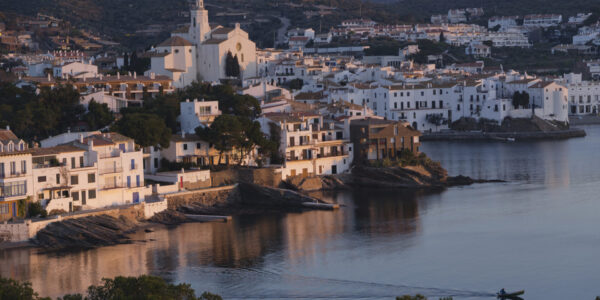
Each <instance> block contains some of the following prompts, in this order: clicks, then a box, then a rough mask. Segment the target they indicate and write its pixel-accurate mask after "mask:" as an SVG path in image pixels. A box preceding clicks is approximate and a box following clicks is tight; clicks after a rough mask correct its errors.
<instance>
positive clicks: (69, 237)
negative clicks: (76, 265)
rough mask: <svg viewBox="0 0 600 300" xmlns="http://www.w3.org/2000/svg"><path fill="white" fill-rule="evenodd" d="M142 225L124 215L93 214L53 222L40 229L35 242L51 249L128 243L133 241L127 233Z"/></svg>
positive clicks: (85, 247)
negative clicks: (117, 216)
mask: <svg viewBox="0 0 600 300" xmlns="http://www.w3.org/2000/svg"><path fill="white" fill-rule="evenodd" d="M137 225H138V224H137V223H136V222H134V221H131V220H129V219H127V218H125V217H123V216H121V217H119V218H114V217H111V216H108V215H99V216H89V217H84V218H79V219H68V220H64V221H61V222H55V223H51V224H49V225H48V226H46V228H44V229H42V230H40V231H39V232H38V233H37V235H36V237H35V238H34V239H33V243H34V244H35V245H37V246H39V247H42V248H44V249H47V250H51V251H59V250H80V249H92V248H96V247H100V246H108V245H117V244H125V243H129V242H131V240H130V239H129V238H128V237H127V236H126V235H125V233H126V232H127V231H129V230H131V229H133V228H135V227H136V226H137Z"/></svg>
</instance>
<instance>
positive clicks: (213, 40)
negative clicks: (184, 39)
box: [202, 39, 226, 45]
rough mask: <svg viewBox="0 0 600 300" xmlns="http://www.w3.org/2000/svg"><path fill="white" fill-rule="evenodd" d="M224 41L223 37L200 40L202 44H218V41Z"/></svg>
mask: <svg viewBox="0 0 600 300" xmlns="http://www.w3.org/2000/svg"><path fill="white" fill-rule="evenodd" d="M224 41H226V40H224V39H208V40H206V41H204V42H202V44H206V45H218V44H220V43H222V42H224Z"/></svg>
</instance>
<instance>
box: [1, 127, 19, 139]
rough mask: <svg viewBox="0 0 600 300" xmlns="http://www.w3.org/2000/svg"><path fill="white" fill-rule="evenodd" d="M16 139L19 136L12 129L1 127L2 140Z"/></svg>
mask: <svg viewBox="0 0 600 300" xmlns="http://www.w3.org/2000/svg"><path fill="white" fill-rule="evenodd" d="M9 140H10V141H15V140H19V138H18V137H17V136H16V135H15V134H14V133H13V132H12V131H10V130H7V129H0V141H9Z"/></svg>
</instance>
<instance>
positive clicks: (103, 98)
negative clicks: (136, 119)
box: [79, 91, 144, 113]
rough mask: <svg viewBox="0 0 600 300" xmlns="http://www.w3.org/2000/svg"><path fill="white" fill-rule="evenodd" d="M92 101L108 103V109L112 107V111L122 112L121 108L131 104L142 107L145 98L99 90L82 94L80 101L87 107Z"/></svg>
mask: <svg viewBox="0 0 600 300" xmlns="http://www.w3.org/2000/svg"><path fill="white" fill-rule="evenodd" d="M92 101H94V102H96V103H99V104H106V105H107V106H108V109H110V111H111V112H113V113H120V112H121V109H123V108H127V107H130V106H136V107H140V106H142V103H143V102H144V101H143V100H133V99H126V98H122V97H117V96H113V95H107V94H106V92H104V91H98V92H95V93H91V94H87V95H82V96H81V100H80V101H79V103H81V104H82V105H83V106H84V107H85V108H86V109H87V108H88V106H89V104H90V102H92Z"/></svg>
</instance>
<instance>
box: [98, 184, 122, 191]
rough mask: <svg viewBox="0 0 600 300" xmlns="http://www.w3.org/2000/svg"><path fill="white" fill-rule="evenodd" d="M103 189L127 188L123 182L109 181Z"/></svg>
mask: <svg viewBox="0 0 600 300" xmlns="http://www.w3.org/2000/svg"><path fill="white" fill-rule="evenodd" d="M101 188H102V189H103V190H114V189H122V188H125V184H123V183H107V184H104V185H103V186H102V187H101Z"/></svg>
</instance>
